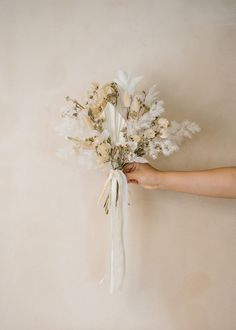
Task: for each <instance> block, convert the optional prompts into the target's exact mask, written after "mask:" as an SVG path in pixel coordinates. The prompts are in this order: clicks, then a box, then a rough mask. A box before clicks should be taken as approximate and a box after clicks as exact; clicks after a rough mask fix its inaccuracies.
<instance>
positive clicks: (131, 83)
mask: <svg viewBox="0 0 236 330" xmlns="http://www.w3.org/2000/svg"><path fill="white" fill-rule="evenodd" d="M117 75H118V76H117V78H115V79H114V82H116V83H117V85H118V86H119V87H120V88H122V89H123V90H124V91H127V92H128V93H129V94H130V95H133V93H134V90H135V87H136V85H137V84H138V83H139V82H140V81H141V80H142V79H143V77H142V76H138V77H134V78H132V76H131V74H130V73H128V72H125V71H122V70H119V71H118V72H117Z"/></svg>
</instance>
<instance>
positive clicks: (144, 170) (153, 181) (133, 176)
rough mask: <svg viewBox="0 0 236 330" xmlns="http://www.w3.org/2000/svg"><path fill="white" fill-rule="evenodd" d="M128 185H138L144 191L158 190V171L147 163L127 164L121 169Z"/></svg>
mask: <svg viewBox="0 0 236 330" xmlns="http://www.w3.org/2000/svg"><path fill="white" fill-rule="evenodd" d="M122 170H123V172H124V174H125V175H126V178H127V181H128V183H135V184H138V185H140V186H142V187H144V188H146V189H156V188H158V185H159V182H160V173H161V172H160V171H158V170H157V169H155V168H154V167H152V166H151V165H149V164H147V163H136V162H133V163H129V164H126V165H125V166H124V167H123V169H122Z"/></svg>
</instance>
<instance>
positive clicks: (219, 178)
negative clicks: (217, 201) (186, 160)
mask: <svg viewBox="0 0 236 330" xmlns="http://www.w3.org/2000/svg"><path fill="white" fill-rule="evenodd" d="M123 172H124V174H125V175H126V178H127V181H128V183H134V184H137V185H140V186H142V187H143V188H146V189H161V190H172V191H180V192H185V193H190V194H196V195H203V196H210V197H223V198H236V167H221V168H214V169H209V170H201V171H160V170H157V169H155V168H154V167H152V166H151V165H149V164H147V163H145V164H143V163H136V162H134V163H130V164H127V165H125V166H124V167H123Z"/></svg>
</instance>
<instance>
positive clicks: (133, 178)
mask: <svg viewBox="0 0 236 330" xmlns="http://www.w3.org/2000/svg"><path fill="white" fill-rule="evenodd" d="M125 176H126V179H127V182H128V183H136V184H138V183H139V182H138V179H137V176H136V175H135V172H134V171H130V172H126V173H125Z"/></svg>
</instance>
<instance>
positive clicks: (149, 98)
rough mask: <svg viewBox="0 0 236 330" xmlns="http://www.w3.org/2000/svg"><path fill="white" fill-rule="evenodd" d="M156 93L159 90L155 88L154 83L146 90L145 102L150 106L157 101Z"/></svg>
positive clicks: (157, 93)
mask: <svg viewBox="0 0 236 330" xmlns="http://www.w3.org/2000/svg"><path fill="white" fill-rule="evenodd" d="M158 95H159V92H158V91H157V89H156V85H153V86H152V87H151V88H150V89H149V91H148V93H147V95H146V98H145V104H146V105H147V106H149V107H150V106H151V105H152V104H153V103H154V102H156V101H157V99H158Z"/></svg>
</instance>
